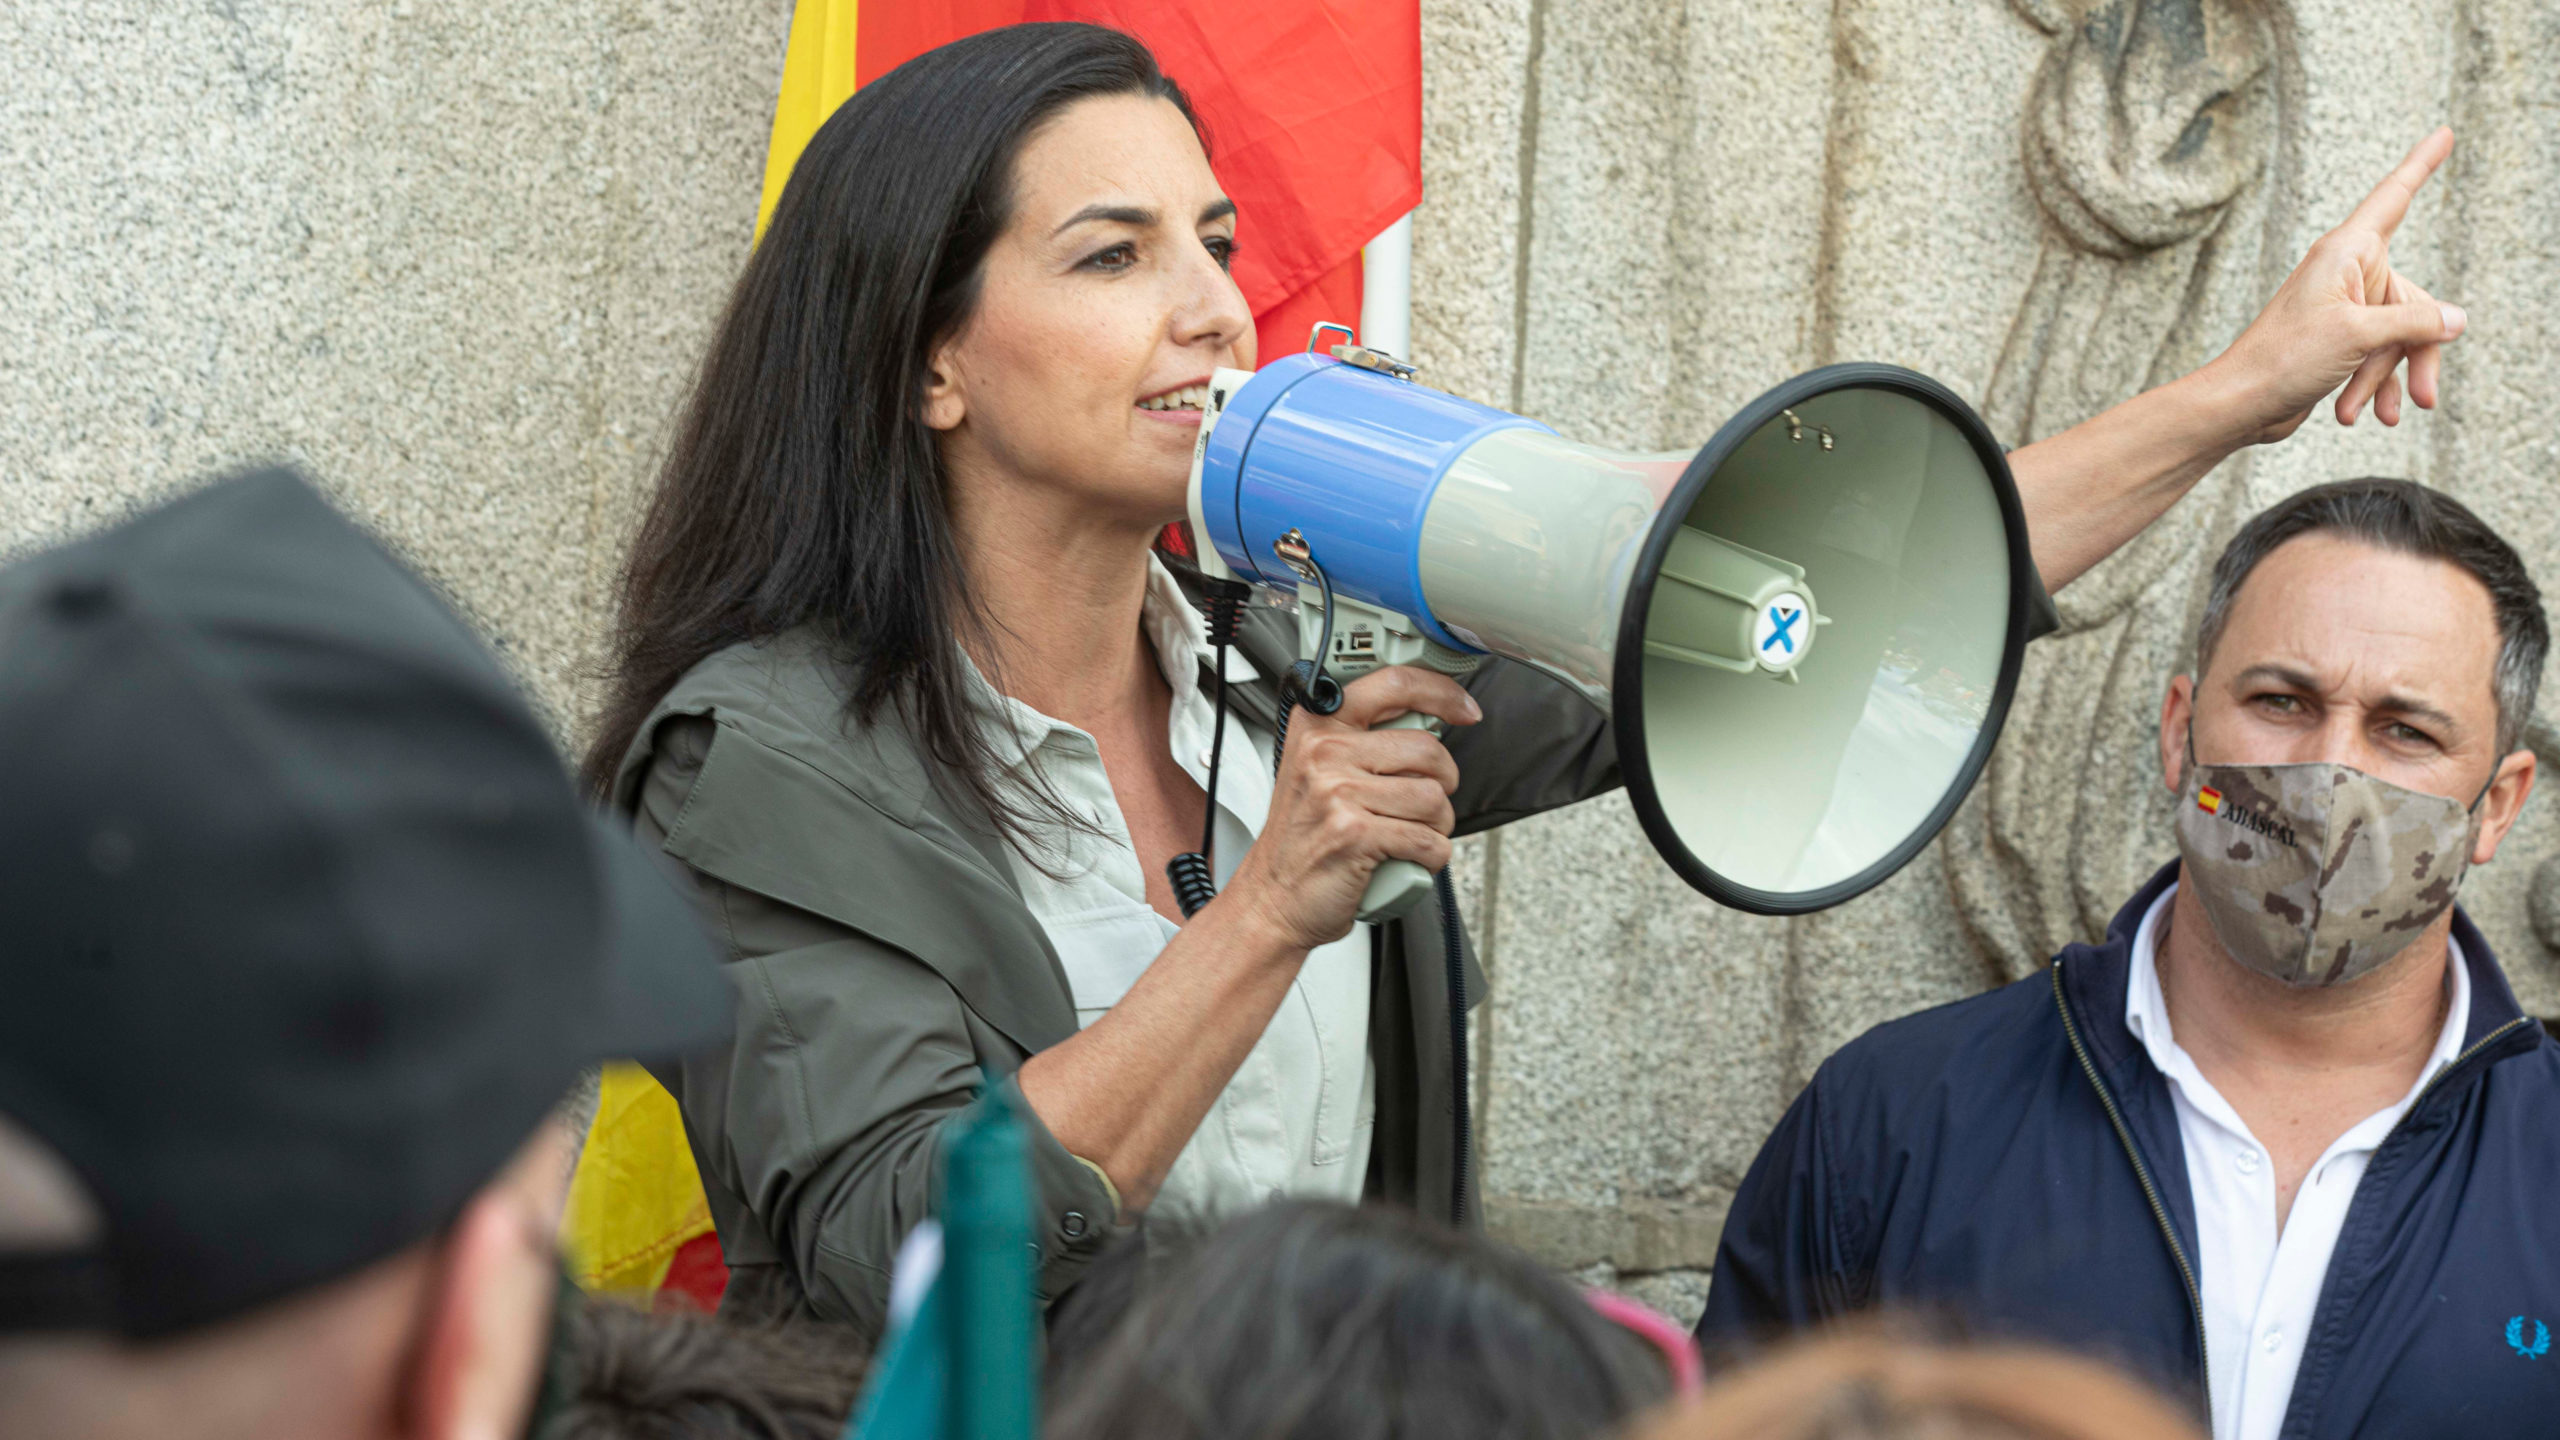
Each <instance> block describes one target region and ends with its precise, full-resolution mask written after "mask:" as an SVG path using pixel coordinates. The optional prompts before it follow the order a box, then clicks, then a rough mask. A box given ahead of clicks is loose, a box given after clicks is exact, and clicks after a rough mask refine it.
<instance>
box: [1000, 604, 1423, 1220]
mask: <svg viewBox="0 0 2560 1440" xmlns="http://www.w3.org/2000/svg"><path fill="white" fill-rule="evenodd" d="M1140 624H1141V627H1142V628H1143V629H1144V631H1145V633H1146V636H1147V639H1148V641H1149V644H1150V647H1151V648H1152V650H1153V652H1154V654H1155V657H1156V662H1157V664H1158V665H1159V666H1161V667H1162V668H1163V671H1164V678H1165V682H1166V683H1167V684H1168V685H1171V686H1172V687H1173V708H1172V714H1171V724H1170V726H1169V727H1168V729H1169V732H1170V733H1169V735H1168V739H1169V740H1170V742H1171V745H1172V751H1173V758H1174V761H1175V762H1176V763H1177V764H1179V765H1181V766H1182V768H1183V770H1184V772H1185V773H1187V774H1189V775H1190V776H1191V778H1192V780H1193V781H1194V782H1195V783H1197V784H1199V785H1201V786H1202V787H1203V788H1205V787H1206V786H1207V784H1208V776H1209V744H1210V734H1211V731H1212V729H1213V728H1214V723H1215V709H1214V706H1213V705H1212V703H1211V699H1210V697H1209V696H1208V695H1207V694H1204V693H1203V691H1202V687H1201V684H1200V675H1201V671H1202V670H1203V669H1204V668H1205V667H1206V666H1207V665H1209V664H1211V663H1214V661H1215V659H1216V652H1215V651H1214V650H1213V649H1211V648H1210V646H1209V643H1208V634H1207V628H1206V626H1205V625H1204V623H1203V622H1202V620H1201V618H1200V613H1199V612H1198V611H1197V610H1194V609H1193V608H1192V607H1191V603H1190V602H1189V601H1188V600H1186V599H1184V598H1183V595H1182V590H1181V587H1180V586H1179V585H1177V584H1176V583H1175V581H1174V578H1173V575H1172V573H1171V572H1169V571H1167V570H1166V569H1165V568H1164V567H1163V565H1161V564H1159V563H1158V562H1157V561H1156V560H1155V559H1154V558H1153V557H1152V556H1150V557H1149V558H1148V561H1147V594H1146V599H1145V602H1144V604H1143V608H1142V609H1141V611H1140ZM1226 674H1227V680H1228V682H1229V683H1230V684H1234V683H1236V682H1239V681H1244V680H1251V679H1253V678H1255V675H1256V672H1255V670H1254V668H1253V666H1252V664H1251V663H1250V662H1248V661H1247V660H1246V659H1245V658H1244V657H1243V656H1242V655H1240V654H1238V653H1236V652H1235V650H1234V649H1232V648H1230V649H1229V650H1228V652H1227V671H1226ZM970 679H971V682H972V695H973V698H974V699H975V700H976V702H977V704H978V705H979V707H980V713H981V714H982V715H983V716H985V717H986V718H987V719H988V720H989V721H990V722H992V723H990V724H989V727H988V738H989V740H990V741H991V743H993V744H994V745H995V747H996V750H997V755H998V758H999V759H1000V760H1002V761H1003V762H1004V764H1005V767H1006V771H1007V773H1008V774H1011V775H1016V776H1019V775H1021V774H1023V773H1024V772H1025V767H1036V769H1037V773H1038V775H1039V776H1040V778H1041V779H1043V780H1045V781H1046V782H1047V783H1048V786H1049V788H1050V791H1051V793H1053V794H1054V795H1055V796H1056V797H1057V798H1058V799H1060V800H1062V801H1064V802H1065V803H1066V805H1067V806H1068V807H1069V808H1070V809H1071V810H1074V811H1075V812H1077V813H1079V814H1082V815H1084V816H1086V817H1087V818H1088V819H1090V820H1091V821H1092V822H1093V824H1094V828H1095V829H1096V830H1098V831H1099V832H1100V833H1099V834H1086V833H1079V832H1065V833H1061V832H1060V831H1059V829H1058V828H1057V827H1050V828H1049V829H1046V830H1043V831H1038V832H1035V833H1034V835H1033V836H1032V837H1031V838H1032V839H1033V841H1034V842H1035V843H1036V844H1037V845H1038V846H1039V847H1040V848H1041V852H1042V853H1041V858H1042V862H1043V864H1045V865H1046V866H1047V867H1048V868H1049V869H1051V870H1055V871H1057V872H1058V874H1057V875H1055V876H1053V875H1050V874H1047V873H1044V871H1043V870H1042V869H1041V867H1040V866H1035V865H1033V864H1031V863H1029V862H1028V861H1026V860H1025V859H1024V858H1023V857H1022V856H1020V855H1018V854H1015V853H1014V852H1013V851H1012V850H1011V849H1010V848H1009V847H1008V849H1007V851H1006V855H1007V857H1008V859H1009V860H1010V862H1011V864H1012V867H1013V878H1014V882H1015V884H1016V885H1017V886H1018V887H1019V888H1020V889H1021V891H1022V899H1023V903H1024V904H1026V905H1028V906H1029V907H1030V909H1031V913H1032V916H1033V917H1034V918H1035V919H1037V920H1038V921H1039V922H1040V927H1041V929H1042V930H1044V931H1045V932H1047V934H1048V937H1049V943H1050V944H1051V945H1052V946H1053V947H1055V948H1056V950H1057V952H1058V961H1059V964H1060V965H1061V966H1063V967H1064V968H1065V970H1066V972H1067V984H1068V986H1069V988H1070V989H1071V990H1072V991H1073V992H1074V996H1075V1007H1076V1023H1077V1024H1078V1025H1090V1024H1092V1023H1093V1022H1094V1021H1095V1020H1096V1019H1098V1018H1100V1017H1101V1016H1102V1015H1103V1014H1104V1013H1105V1012H1106V1011H1108V1010H1109V1009H1110V1008H1111V1007H1112V1006H1114V1005H1116V1004H1118V1003H1119V1002H1120V997H1121V996H1123V995H1125V994H1127V993H1128V991H1129V987H1130V986H1131V985H1133V984H1135V983H1136V982H1137V979H1138V977H1139V976H1140V975H1142V974H1144V973H1146V969H1147V967H1148V966H1149V965H1151V964H1153V963H1155V959H1156V956H1157V955H1158V954H1159V953H1161V952H1162V951H1163V949H1164V947H1165V945H1166V944H1167V943H1168V942H1170V941H1171V940H1172V939H1173V937H1174V936H1175V935H1176V934H1177V933H1179V931H1180V928H1181V927H1180V926H1178V925H1176V924H1175V923H1174V922H1173V921H1171V920H1168V919H1166V918H1165V917H1164V916H1162V915H1160V914H1158V913H1156V911H1155V909H1154V907H1152V906H1150V905H1149V904H1147V886H1146V876H1145V874H1144V872H1143V871H1142V870H1141V868H1140V864H1139V860H1138V852H1137V849H1136V847H1135V845H1133V844H1132V843H1131V841H1130V839H1129V827H1128V824H1127V822H1126V821H1125V820H1124V819H1123V817H1122V816H1121V813H1120V802H1119V800H1118V798H1117V797H1116V796H1114V795H1113V793H1112V790H1111V777H1110V776H1109V775H1107V774H1105V773H1104V771H1103V768H1102V753H1101V751H1100V750H1099V749H1098V748H1097V747H1096V746H1095V744H1094V741H1093V737H1092V736H1091V735H1088V734H1086V733H1085V732H1084V731H1082V730H1079V729H1077V728H1076V727H1074V726H1072V725H1069V724H1066V723H1065V722H1063V721H1058V720H1052V719H1050V718H1049V717H1048V716H1045V715H1042V714H1041V713H1040V712H1038V711H1036V710H1034V709H1032V708H1031V707H1030V706H1028V705H1025V704H1023V703H1022V702H1021V701H1018V700H1015V699H1012V698H1011V697H1009V696H1005V695H1001V694H998V693H997V692H996V690H995V689H994V687H992V686H990V685H988V684H987V683H986V681H985V680H984V679H983V678H981V677H980V676H979V675H978V674H977V673H976V671H975V668H974V667H972V669H971V673H970ZM1271 786H1272V777H1271V735H1270V733H1269V732H1268V731H1263V730H1260V729H1258V728H1257V727H1255V726H1254V725H1252V724H1251V723H1250V722H1248V721H1246V720H1245V719H1244V718H1243V716H1241V715H1240V714H1238V713H1237V711H1236V710H1235V708H1234V707H1233V706H1232V705H1230V706H1229V707H1228V711H1227V738H1226V748H1225V749H1224V750H1223V751H1222V752H1221V754H1220V757H1219V762H1218V819H1217V837H1218V843H1217V854H1216V856H1215V862H1216V866H1217V875H1218V883H1219V885H1220V887H1221V888H1223V887H1224V886H1225V884H1226V883H1227V880H1228V878H1229V877H1230V876H1232V875H1233V874H1234V873H1235V868H1236V864H1237V862H1238V861H1240V860H1242V859H1243V858H1244V852H1245V850H1246V848H1247V847H1248V846H1250V845H1251V844H1252V843H1253V839H1254V836H1256V835H1257V834H1259V833H1260V832H1261V830H1262V826H1263V822H1264V820H1265V819H1266V818H1267V816H1268V814H1269V811H1270V808H1271ZM1061 877H1063V878H1061ZM1368 928H1369V927H1367V926H1365V925H1354V926H1353V927H1352V928H1351V933H1350V934H1349V935H1347V936H1345V937H1344V938H1342V939H1340V940H1336V941H1334V942H1333V943H1332V944H1329V945H1322V946H1318V947H1317V948H1316V949H1314V950H1312V951H1310V952H1308V955H1307V960H1306V964H1305V965H1303V966H1301V967H1300V968H1299V971H1298V976H1297V979H1296V980H1295V981H1294V982H1293V983H1292V984H1291V985H1290V987H1289V993H1288V995H1287V996H1286V997H1284V998H1283V999H1282V1000H1281V1002H1280V1008H1279V1010H1278V1011H1277V1012H1275V1013H1274V1014H1273V1015H1272V1017H1271V1022H1270V1024H1269V1025H1268V1026H1267V1027H1266V1028H1265V1029H1264V1030H1263V1033H1262V1039H1261V1040H1260V1041H1259V1042H1257V1043H1256V1044H1255V1045H1254V1047H1253V1050H1252V1051H1251V1052H1250V1053H1249V1054H1247V1055H1246V1056H1245V1058H1244V1063H1243V1064H1241V1065H1239V1066H1238V1067H1237V1068H1236V1073H1235V1076H1234V1078H1233V1079H1231V1080H1229V1081H1228V1082H1227V1087H1226V1089H1225V1090H1224V1091H1223V1092H1222V1093H1221V1094H1220V1095H1219V1097H1218V1099H1217V1102H1216V1103H1215V1104H1214V1105H1212V1106H1211V1107H1210V1110H1209V1113H1208V1115H1207V1116H1206V1117H1204V1118H1203V1119H1202V1120H1201V1122H1200V1128H1199V1129H1198V1130H1196V1131H1194V1132H1193V1133H1192V1136H1191V1143H1190V1144H1188V1145H1186V1146H1184V1147H1183V1150H1182V1154H1181V1155H1180V1156H1179V1157H1177V1158H1176V1159H1175V1161H1174V1164H1173V1169H1172V1170H1171V1172H1169V1173H1168V1174H1167V1175H1166V1177H1165V1181H1164V1185H1163V1186H1162V1188H1160V1189H1159V1190H1158V1191H1157V1192H1156V1197H1155V1199H1154V1201H1153V1202H1152V1203H1151V1204H1150V1205H1149V1206H1148V1208H1147V1226H1148V1229H1149V1231H1150V1232H1151V1233H1153V1234H1156V1235H1167V1234H1173V1235H1188V1234H1198V1233H1205V1232H1206V1231H1207V1230H1209V1229H1212V1228H1214V1227H1215V1226H1216V1225H1217V1224H1218V1223H1219V1222H1220V1221H1222V1220H1224V1219H1226V1218H1228V1217H1230V1216H1233V1215H1235V1214H1238V1213H1240V1212H1242V1211H1245V1210H1248V1209H1251V1208H1253V1207H1255V1206H1258V1205H1261V1204H1263V1203H1265V1202H1266V1201H1269V1200H1271V1199H1273V1198H1275V1197H1277V1196H1281V1195H1305V1196H1319V1197H1329V1198H1332V1199H1337V1200H1345V1201H1354V1202H1356V1201H1357V1200H1359V1198H1360V1192H1361V1189H1362V1187H1363V1185H1364V1184H1365V1183H1366V1182H1367V1180H1368V1174H1369V1135H1370V1128H1371V1124H1372V1119H1373V1111H1374V1106H1375V1084H1376V1075H1375V1071H1374V1069H1373V1068H1372V1066H1371V1064H1370V1060H1369V936H1368V933H1367V932H1368Z"/></svg>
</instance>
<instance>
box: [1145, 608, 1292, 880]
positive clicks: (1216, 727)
mask: <svg viewBox="0 0 2560 1440" xmlns="http://www.w3.org/2000/svg"><path fill="white" fill-rule="evenodd" d="M1201 585H1202V587H1203V588H1204V589H1205V590H1206V591H1207V594H1208V600H1209V607H1208V621H1209V643H1210V644H1212V645H1214V646H1216V647H1217V656H1218V659H1217V671H1218V673H1217V676H1216V677H1215V683H1216V685H1217V695H1218V699H1217V718H1216V719H1215V720H1213V721H1212V722H1210V726H1209V785H1208V791H1209V794H1208V804H1207V806H1206V807H1205V808H1204V812H1203V814H1202V816H1201V820H1200V848H1199V849H1197V850H1193V851H1189V852H1186V853H1184V854H1181V855H1176V856H1174V857H1173V858H1172V859H1171V860H1168V861H1166V862H1165V866H1164V875H1165V879H1166V880H1168V881H1170V882H1172V885H1173V902H1174V903H1175V904H1176V905H1179V906H1181V907H1182V918H1183V919H1185V920H1188V919H1190V918H1191V917H1192V916H1194V915H1197V914H1199V913H1200V907H1202V906H1204V905H1206V904H1208V903H1209V902H1210V901H1212V900H1214V899H1216V898H1217V896H1218V871H1217V866H1216V865H1215V864H1214V863H1213V861H1212V857H1214V856H1215V855H1216V854H1217V853H1218V762H1219V760H1220V759H1221V758H1222V757H1223V756H1224V755H1225V753H1226V748H1227V647H1228V646H1230V645H1233V644H1234V643H1235V641H1236V632H1237V630H1238V629H1240V628H1241V627H1242V626H1243V623H1244V602H1245V601H1246V600H1247V599H1248V598H1249V597H1251V595H1252V594H1253V591H1252V590H1251V589H1249V588H1247V587H1246V585H1245V584H1244V582H1242V581H1240V580H1215V579H1210V578H1208V577H1206V576H1203V577H1202V578H1201ZM1284 713H1285V712H1284Z"/></svg>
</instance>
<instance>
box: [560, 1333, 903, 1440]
mask: <svg viewBox="0 0 2560 1440" xmlns="http://www.w3.org/2000/svg"><path fill="white" fill-rule="evenodd" d="M568 1322H569V1323H568V1329H569V1347H570V1357H571V1365H572V1379H571V1383H570V1394H569V1399H568V1404H567V1405H566V1406H565V1407H563V1408H562V1409H561V1411H560V1412H559V1413H558V1414H557V1415H555V1416H553V1417H552V1420H551V1422H550V1424H548V1425H546V1426H544V1427H543V1432H542V1435H541V1436H540V1437H539V1440H836V1437H837V1436H840V1435H842V1434H843V1433H844V1425H845V1417H846V1416H847V1415H848V1414H850V1413H851V1412H852V1410H853V1402H854V1397H855V1394H856V1392H858V1391H859V1390H860V1389H861V1387H862V1379H863V1373H864V1370H865V1368H866V1367H865V1364H864V1356H865V1353H866V1352H865V1350H864V1348H863V1347H862V1345H861V1344H860V1343H859V1342H857V1341H856V1340H855V1339H854V1337H853V1333H852V1332H851V1331H849V1330H843V1329H839V1328H837V1327H835V1326H830V1325H819V1324H814V1323H808V1322H793V1323H791V1324H786V1325H771V1326H766V1325H740V1324H736V1323H734V1322H731V1321H726V1320H721V1319H718V1318H716V1317H714V1316H710V1315H700V1314H694V1313H690V1312H685V1311H676V1312H672V1313H658V1314H651V1313H648V1312H646V1311H641V1310H636V1309H633V1308H631V1307H630V1306H627V1305H620V1304H616V1303H614V1302H612V1301H608V1300H589V1301H586V1302H585V1303H584V1304H582V1305H580V1306H579V1307H578V1309H577V1311H576V1312H575V1313H574V1314H572V1315H571V1316H569V1317H568Z"/></svg>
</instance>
